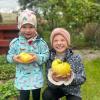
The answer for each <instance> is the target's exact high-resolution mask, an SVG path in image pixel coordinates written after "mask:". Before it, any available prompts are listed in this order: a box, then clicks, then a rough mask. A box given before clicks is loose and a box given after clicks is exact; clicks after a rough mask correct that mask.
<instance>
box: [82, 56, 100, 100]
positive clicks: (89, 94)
mask: <svg viewBox="0 0 100 100" xmlns="http://www.w3.org/2000/svg"><path fill="white" fill-rule="evenodd" d="M84 64H85V71H86V76H87V81H86V83H85V84H84V85H83V86H82V96H83V100H100V89H99V88H100V58H98V59H95V60H92V61H85V62H84Z"/></svg>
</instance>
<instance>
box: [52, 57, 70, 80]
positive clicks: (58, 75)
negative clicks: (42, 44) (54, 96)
mask: <svg viewBox="0 0 100 100" xmlns="http://www.w3.org/2000/svg"><path fill="white" fill-rule="evenodd" d="M52 72H53V73H52V78H53V79H54V80H55V81H66V80H69V79H70V77H71V73H72V70H71V67H70V65H69V64H68V63H67V62H63V61H61V60H60V59H55V60H54V61H53V62H52Z"/></svg>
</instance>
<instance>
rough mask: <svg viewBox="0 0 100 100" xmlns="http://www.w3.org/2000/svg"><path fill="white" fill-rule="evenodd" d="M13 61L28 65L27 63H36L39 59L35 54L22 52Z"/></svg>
mask: <svg viewBox="0 0 100 100" xmlns="http://www.w3.org/2000/svg"><path fill="white" fill-rule="evenodd" d="M13 59H14V61H16V62H19V63H26V64H27V63H31V62H33V61H36V60H37V57H36V55H34V54H30V53H25V52H22V53H20V54H19V55H15V56H14V57H13Z"/></svg>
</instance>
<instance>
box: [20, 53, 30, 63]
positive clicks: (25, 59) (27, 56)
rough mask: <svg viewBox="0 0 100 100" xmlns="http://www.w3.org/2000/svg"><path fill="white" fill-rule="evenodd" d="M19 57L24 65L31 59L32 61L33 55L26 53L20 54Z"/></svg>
mask: <svg viewBox="0 0 100 100" xmlns="http://www.w3.org/2000/svg"><path fill="white" fill-rule="evenodd" d="M19 57H20V60H21V61H22V62H23V63H28V62H29V61H30V60H31V59H32V55H31V54H28V53H26V52H22V53H20V54H19Z"/></svg>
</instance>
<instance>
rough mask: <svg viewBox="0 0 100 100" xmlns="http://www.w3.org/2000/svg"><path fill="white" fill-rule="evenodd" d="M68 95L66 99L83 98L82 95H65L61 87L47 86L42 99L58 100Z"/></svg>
mask: <svg viewBox="0 0 100 100" xmlns="http://www.w3.org/2000/svg"><path fill="white" fill-rule="evenodd" d="M63 96H66V100H82V99H81V98H80V97H77V96H74V95H70V94H68V95H65V94H64V93H63V91H62V90H61V89H56V91H55V90H53V89H51V88H46V89H45V90H44V92H43V94H42V100H58V99H59V98H61V97H63Z"/></svg>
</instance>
